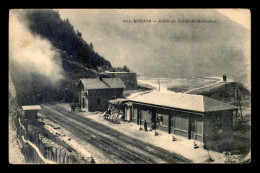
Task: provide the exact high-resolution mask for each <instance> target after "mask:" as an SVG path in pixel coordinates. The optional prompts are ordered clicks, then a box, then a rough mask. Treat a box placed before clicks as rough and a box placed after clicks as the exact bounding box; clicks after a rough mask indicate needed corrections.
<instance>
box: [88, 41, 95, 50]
mask: <svg viewBox="0 0 260 173" xmlns="http://www.w3.org/2000/svg"><path fill="white" fill-rule="evenodd" d="M89 46H90V49H91V50H93V49H94V47H93V44H92V42H90V45H89Z"/></svg>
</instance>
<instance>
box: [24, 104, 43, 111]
mask: <svg viewBox="0 0 260 173" xmlns="http://www.w3.org/2000/svg"><path fill="white" fill-rule="evenodd" d="M22 109H23V110H24V111H28V110H40V109H41V106H40V105H29V106H22Z"/></svg>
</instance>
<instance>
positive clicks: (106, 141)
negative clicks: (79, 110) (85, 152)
mask: <svg viewBox="0 0 260 173" xmlns="http://www.w3.org/2000/svg"><path fill="white" fill-rule="evenodd" d="M41 111H42V112H43V113H44V114H45V115H46V117H48V118H50V119H51V120H53V121H55V122H56V123H58V124H59V125H61V126H63V127H65V128H66V129H68V130H70V131H71V132H72V133H74V134H75V135H77V136H79V137H80V138H83V139H85V140H86V141H88V142H89V143H90V144H91V145H93V146H95V147H97V148H98V149H101V150H102V152H104V153H106V154H108V155H113V156H115V157H116V159H119V160H121V161H123V162H126V163H155V161H154V159H152V158H153V157H157V158H160V159H161V160H163V161H165V162H168V163H192V162H191V161H190V160H188V159H186V158H184V157H182V156H180V155H178V154H175V153H172V152H169V151H167V150H165V149H162V148H160V147H156V146H154V145H151V144H148V143H144V142H143V141H140V140H138V139H135V138H132V137H129V136H126V135H124V134H122V133H120V132H118V131H116V130H114V129H111V128H108V127H107V126H104V125H103V124H100V123H98V122H95V121H93V120H91V119H89V118H86V117H82V116H80V115H77V114H75V113H70V112H68V111H65V110H62V109H59V108H57V107H56V106H51V105H48V106H46V105H44V106H43V109H42V110H41ZM71 121H74V122H71ZM75 121H78V122H81V123H83V124H84V126H83V125H79V124H75ZM79 126H80V127H79ZM97 131H98V132H100V133H102V134H105V135H107V136H109V137H106V136H104V135H100V134H99V133H97ZM82 134H84V135H82ZM92 136H95V137H94V138H93V137H92ZM126 146H130V147H126ZM131 147H132V148H133V149H131ZM136 148H137V150H140V151H142V152H143V153H145V154H142V153H140V152H137V151H134V149H136ZM151 156H152V157H151Z"/></svg>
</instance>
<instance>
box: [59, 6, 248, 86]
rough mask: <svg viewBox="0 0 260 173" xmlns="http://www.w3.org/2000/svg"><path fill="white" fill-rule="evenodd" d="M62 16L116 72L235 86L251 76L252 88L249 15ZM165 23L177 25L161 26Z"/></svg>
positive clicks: (148, 12)
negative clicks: (224, 79)
mask: <svg viewBox="0 0 260 173" xmlns="http://www.w3.org/2000/svg"><path fill="white" fill-rule="evenodd" d="M58 10H59V13H60V15H61V18H63V19H66V18H68V19H69V21H70V22H71V23H72V25H73V26H74V28H75V30H77V29H78V30H79V31H80V32H81V33H82V37H83V38H84V40H86V41H87V42H88V43H90V42H92V43H93V45H94V50H95V51H96V52H97V53H98V54H100V55H101V56H103V57H104V58H105V59H107V60H109V61H110V62H111V64H112V65H113V66H123V65H127V66H128V67H129V68H130V69H131V70H132V71H135V72H137V73H138V74H141V75H142V76H151V77H170V78H175V77H201V76H202V77H203V76H221V75H223V74H226V75H227V76H228V77H230V78H232V79H235V80H236V78H237V79H239V80H240V78H243V79H244V77H241V76H247V80H246V81H247V83H248V82H249V79H250V75H251V74H249V73H250V72H249V71H250V67H251V66H250V63H251V62H250V57H251V52H250V49H251V38H250V31H251V20H250V11H249V10H246V9H234V10H231V9H216V10H214V9H203V10H202V9H145V10H144V9H127V10H126V9H113V10H110V9H103V10H95V9H87V10H86V9H58ZM134 19H148V20H149V19H150V20H151V23H133V20H134ZM159 20H170V21H173V23H171V22H170V23H159ZM179 20H180V21H179ZM185 20H186V21H189V20H190V21H191V20H194V21H198V20H200V21H203V20H204V21H205V20H206V21H209V23H208V22H195V23H187V22H185ZM124 21H132V23H129V22H124ZM153 21H156V22H153ZM174 21H175V23H174ZM241 69H243V70H241ZM245 73H246V74H245Z"/></svg>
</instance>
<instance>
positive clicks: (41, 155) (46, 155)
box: [13, 116, 76, 164]
mask: <svg viewBox="0 0 260 173" xmlns="http://www.w3.org/2000/svg"><path fill="white" fill-rule="evenodd" d="M13 120H14V125H15V127H16V129H17V138H18V143H19V146H20V148H21V151H22V153H23V155H24V157H25V162H26V163H37V164H45V163H46V164H72V163H74V162H76V158H75V156H73V155H71V154H70V153H69V152H67V150H66V149H62V148H56V147H54V146H50V145H49V144H47V143H44V142H43V137H42V136H41V135H40V134H39V133H34V132H31V133H28V130H27V128H26V126H24V125H23V124H22V123H21V120H20V117H19V116H15V118H14V119H13Z"/></svg>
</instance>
